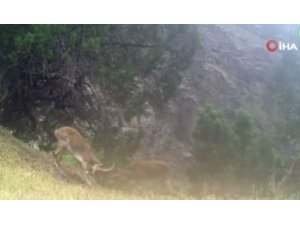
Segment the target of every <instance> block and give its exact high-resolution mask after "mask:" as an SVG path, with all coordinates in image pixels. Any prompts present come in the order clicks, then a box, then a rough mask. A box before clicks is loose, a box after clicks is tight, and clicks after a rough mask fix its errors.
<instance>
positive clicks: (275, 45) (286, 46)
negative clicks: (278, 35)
mask: <svg viewBox="0 0 300 225" xmlns="http://www.w3.org/2000/svg"><path fill="white" fill-rule="evenodd" d="M266 48H267V50H268V51H269V52H276V51H298V48H297V45H296V44H295V43H283V42H280V41H276V40H269V41H268V42H267V43H266Z"/></svg>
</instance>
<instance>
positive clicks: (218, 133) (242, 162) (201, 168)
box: [190, 106, 277, 194]
mask: <svg viewBox="0 0 300 225" xmlns="http://www.w3.org/2000/svg"><path fill="white" fill-rule="evenodd" d="M194 155H195V164H194V166H193V167H192V168H191V170H190V173H192V174H191V176H192V177H193V179H195V178H196V179H199V180H201V183H202V184H203V183H209V185H212V186H214V185H215V186H219V187H220V190H221V189H222V188H223V187H224V185H225V184H226V183H234V184H235V185H236V183H238V185H236V186H239V187H240V188H242V190H243V192H245V193H247V192H248V193H249V192H251V191H253V190H251V188H252V186H253V184H254V185H255V186H256V187H255V189H256V191H257V190H260V189H261V190H262V188H263V187H266V185H267V183H266V180H268V179H269V177H270V174H271V172H272V170H273V169H274V168H275V167H276V165H277V164H276V163H277V162H276V160H277V159H276V157H275V153H274V150H273V146H272V144H271V142H270V141H268V139H267V138H266V137H265V136H264V135H263V134H262V133H260V132H259V130H258V129H257V128H256V127H255V126H254V124H253V122H252V120H251V117H250V115H249V114H248V113H247V112H246V111H244V110H237V111H236V114H235V118H234V121H233V122H232V123H229V122H228V120H226V119H225V118H224V116H223V115H222V113H221V112H219V111H217V110H215V109H214V108H212V106H206V107H204V109H203V110H202V111H201V112H200V113H199V117H198V122H197V126H196V129H195V147H194ZM249 189H250V190H249ZM233 190H234V191H236V188H234V189H233ZM262 194H263V193H262Z"/></svg>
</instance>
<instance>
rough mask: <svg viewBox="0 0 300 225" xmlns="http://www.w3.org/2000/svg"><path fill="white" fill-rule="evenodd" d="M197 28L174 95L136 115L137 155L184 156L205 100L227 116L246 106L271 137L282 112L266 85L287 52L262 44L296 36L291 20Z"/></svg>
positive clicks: (152, 156)
mask: <svg viewBox="0 0 300 225" xmlns="http://www.w3.org/2000/svg"><path fill="white" fill-rule="evenodd" d="M199 31H200V34H201V47H200V48H199V49H198V50H197V53H196V55H195V57H194V60H193V63H192V65H191V66H190V67H189V69H188V70H187V71H185V73H184V79H183V82H182V84H181V86H180V89H179V92H178V95H177V96H176V97H175V98H174V99H172V100H171V101H170V103H169V105H168V106H167V107H165V108H164V109H152V108H151V107H149V109H148V116H147V117H146V116H144V117H142V120H141V121H142V122H141V124H142V127H143V128H144V130H145V131H146V138H145V140H144V143H143V145H142V146H143V147H142V149H141V150H140V151H139V152H138V153H137V155H136V157H137V158H164V159H166V160H169V161H181V160H185V159H189V158H190V156H191V146H192V142H193V130H194V126H195V124H196V118H197V114H198V112H199V110H200V109H201V107H203V105H205V104H212V105H213V106H214V107H216V108H218V109H220V110H222V111H223V112H224V113H225V115H226V117H227V118H228V119H230V118H232V116H233V113H234V111H235V110H236V109H238V108H243V109H246V110H247V111H248V112H249V113H250V114H251V115H252V117H253V118H254V120H255V123H256V125H257V126H258V127H259V128H261V129H262V130H265V131H267V136H269V137H271V138H273V139H276V135H277V134H276V130H275V128H276V124H278V123H280V122H283V120H284V118H283V114H282V110H281V108H280V106H278V105H277V104H276V101H275V99H274V97H273V95H272V93H271V92H270V90H269V85H270V84H271V83H272V81H273V79H274V75H275V73H276V70H277V65H278V64H280V62H281V61H282V59H283V58H284V57H285V56H286V55H288V54H289V53H290V52H279V51H278V52H276V53H270V52H268V51H266V48H265V45H266V42H267V41H268V40H269V39H275V40H281V41H290V42H292V41H294V42H296V41H298V40H297V35H298V34H297V26H288V25H286V26H284V25H282V26H280V25H277V26H270V25H259V26H257V25H199ZM291 54H292V53H291ZM297 57H299V54H298V52H296V54H295V60H296V59H297Z"/></svg>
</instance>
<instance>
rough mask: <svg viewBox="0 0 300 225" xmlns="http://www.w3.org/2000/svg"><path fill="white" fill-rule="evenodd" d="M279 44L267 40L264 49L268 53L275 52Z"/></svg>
mask: <svg viewBox="0 0 300 225" xmlns="http://www.w3.org/2000/svg"><path fill="white" fill-rule="evenodd" d="M278 47H279V44H278V41H275V40H269V41H268V42H267V44H266V48H267V50H268V51H269V52H275V51H277V50H278Z"/></svg>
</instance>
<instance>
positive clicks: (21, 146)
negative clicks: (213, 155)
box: [0, 127, 187, 199]
mask: <svg viewBox="0 0 300 225" xmlns="http://www.w3.org/2000/svg"><path fill="white" fill-rule="evenodd" d="M172 198H174V196H173V197H172V196H163V195H156V194H154V193H152V192H145V193H143V194H141V193H140V194H137V193H135V192H134V191H132V192H131V193H127V192H122V191H117V190H114V189H109V188H104V187H101V186H99V185H95V186H91V187H90V186H86V185H82V184H79V183H78V182H77V183H76V182H74V181H72V182H70V181H68V180H67V179H66V178H64V177H63V176H62V175H61V174H60V173H59V171H58V170H57V169H56V167H55V166H54V161H53V158H52V157H51V155H48V154H46V153H45V152H41V151H36V150H33V149H31V148H30V147H29V146H28V145H26V144H25V143H22V142H21V141H19V140H18V139H16V138H14V137H13V136H12V135H11V134H9V132H7V131H6V130H5V129H3V128H2V127H0V199H172ZM176 198H180V199H182V198H187V197H186V196H180V197H178V196H177V197H176Z"/></svg>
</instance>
